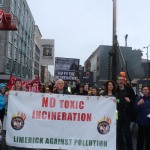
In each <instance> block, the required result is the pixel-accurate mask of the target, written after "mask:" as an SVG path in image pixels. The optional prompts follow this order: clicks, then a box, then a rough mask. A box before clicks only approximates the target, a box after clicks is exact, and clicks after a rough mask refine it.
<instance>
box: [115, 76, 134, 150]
mask: <svg viewBox="0 0 150 150" xmlns="http://www.w3.org/2000/svg"><path fill="white" fill-rule="evenodd" d="M117 83H118V86H117V89H116V92H117V98H118V103H117V111H118V120H117V147H118V150H124V145H123V137H124V136H123V135H125V140H126V146H127V150H133V143H132V135H131V130H130V123H131V121H132V120H131V119H132V118H131V117H132V116H133V110H134V108H133V101H134V100H135V93H134V91H133V89H132V87H131V86H127V85H126V81H125V79H124V77H123V76H121V75H119V76H118V79H117Z"/></svg>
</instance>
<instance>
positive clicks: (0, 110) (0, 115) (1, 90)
mask: <svg viewBox="0 0 150 150" xmlns="http://www.w3.org/2000/svg"><path fill="white" fill-rule="evenodd" d="M5 92H6V85H5V84H3V83H1V84H0V120H1V123H2V124H3V120H4V115H5V107H6V105H5V100H4V94H5Z"/></svg>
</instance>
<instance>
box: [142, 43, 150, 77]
mask: <svg viewBox="0 0 150 150" xmlns="http://www.w3.org/2000/svg"><path fill="white" fill-rule="evenodd" d="M149 47H150V45H148V46H147V47H143V48H146V49H147V78H148V77H149V65H148V48H149Z"/></svg>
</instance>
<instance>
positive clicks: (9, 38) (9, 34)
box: [8, 31, 12, 43]
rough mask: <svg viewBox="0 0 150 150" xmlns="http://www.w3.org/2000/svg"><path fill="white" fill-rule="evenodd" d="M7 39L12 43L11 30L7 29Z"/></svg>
mask: <svg viewBox="0 0 150 150" xmlns="http://www.w3.org/2000/svg"><path fill="white" fill-rule="evenodd" d="M8 40H9V42H10V43H12V31H9V33H8Z"/></svg>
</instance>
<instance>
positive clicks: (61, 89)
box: [53, 79, 71, 94]
mask: <svg viewBox="0 0 150 150" xmlns="http://www.w3.org/2000/svg"><path fill="white" fill-rule="evenodd" d="M56 88H57V89H56V90H55V91H54V92H53V93H55V94H71V93H70V92H68V91H67V90H65V89H64V81H63V80H62V79H58V80H57V81H56Z"/></svg>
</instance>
